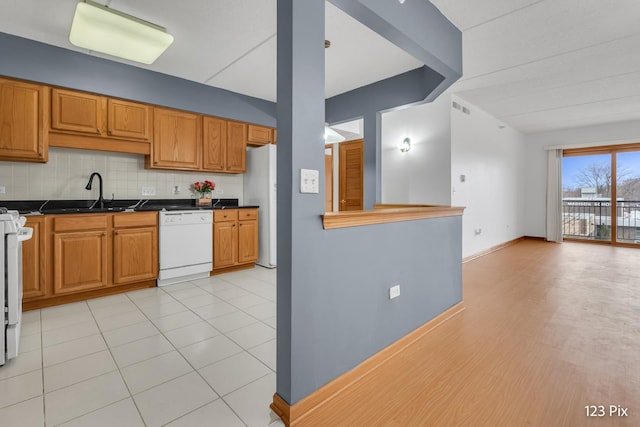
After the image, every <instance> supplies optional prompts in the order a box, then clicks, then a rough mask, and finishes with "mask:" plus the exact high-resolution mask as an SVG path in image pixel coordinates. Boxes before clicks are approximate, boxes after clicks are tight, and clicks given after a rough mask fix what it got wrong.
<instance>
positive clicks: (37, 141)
mask: <svg viewBox="0 0 640 427" xmlns="http://www.w3.org/2000/svg"><path fill="white" fill-rule="evenodd" d="M48 99H49V94H48V91H47V87H46V86H43V85H36V84H32V83H26V82H21V81H16V80H9V79H2V78H0V160H12V161H23V162H42V163H44V162H46V161H47V157H48V138H47V128H48V119H47V118H48V115H47V114H46V111H45V109H46V106H47V105H48Z"/></svg>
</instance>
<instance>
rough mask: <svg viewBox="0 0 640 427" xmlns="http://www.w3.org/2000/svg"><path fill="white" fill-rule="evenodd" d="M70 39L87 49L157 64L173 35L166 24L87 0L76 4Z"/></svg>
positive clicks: (76, 44) (171, 41)
mask: <svg viewBox="0 0 640 427" xmlns="http://www.w3.org/2000/svg"><path fill="white" fill-rule="evenodd" d="M69 41H70V42H71V43H72V44H74V45H75V46H78V47H81V48H84V49H89V50H93V51H96V52H101V53H106V54H107V55H111V56H116V57H118V58H124V59H128V60H130V61H135V62H141V63H143V64H153V62H154V61H155V60H156V59H157V58H158V57H159V56H160V55H162V53H163V52H164V51H165V50H166V49H167V48H168V47H169V46H170V45H171V43H173V36H172V35H171V34H168V33H167V32H166V30H165V29H164V28H163V27H160V26H158V25H155V24H152V23H150V22H147V21H144V20H142V19H139V18H136V17H134V16H131V15H127V14H126V13H123V12H120V11H118V10H115V9H111V8H109V7H106V6H103V5H101V4H98V3H95V2H93V1H91V0H84V1H83V2H80V3H78V5H77V6H76V12H75V15H74V16H73V22H72V24H71V32H70V34H69Z"/></svg>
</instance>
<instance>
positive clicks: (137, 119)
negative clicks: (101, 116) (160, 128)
mask: <svg viewBox="0 0 640 427" xmlns="http://www.w3.org/2000/svg"><path fill="white" fill-rule="evenodd" d="M107 111H108V114H107V134H108V135H109V136H113V137H118V138H133V139H142V140H145V141H148V140H150V139H151V133H152V130H151V126H152V123H151V116H152V114H153V113H152V111H151V107H150V106H148V105H145V104H139V103H137V102H131V101H123V100H122V99H112V98H109V99H107Z"/></svg>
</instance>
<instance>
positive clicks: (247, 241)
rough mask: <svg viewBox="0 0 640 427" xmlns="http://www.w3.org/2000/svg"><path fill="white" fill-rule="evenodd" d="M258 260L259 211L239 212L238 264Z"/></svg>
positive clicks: (246, 210)
mask: <svg viewBox="0 0 640 427" xmlns="http://www.w3.org/2000/svg"><path fill="white" fill-rule="evenodd" d="M257 260H258V210H257V209H242V210H240V211H239V212H238V263H239V264H243V263H246V262H256V261H257Z"/></svg>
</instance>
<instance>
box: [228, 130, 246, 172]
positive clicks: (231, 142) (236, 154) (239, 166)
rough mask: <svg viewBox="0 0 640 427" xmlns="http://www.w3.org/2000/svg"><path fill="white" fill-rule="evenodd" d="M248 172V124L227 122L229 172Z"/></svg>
mask: <svg viewBox="0 0 640 427" xmlns="http://www.w3.org/2000/svg"><path fill="white" fill-rule="evenodd" d="M246 170H247V124H246V123H240V122H232V121H228V122H227V171H229V172H245V171H246Z"/></svg>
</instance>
